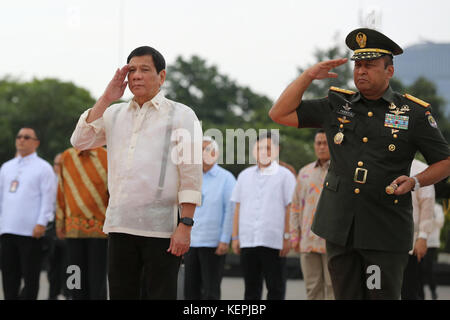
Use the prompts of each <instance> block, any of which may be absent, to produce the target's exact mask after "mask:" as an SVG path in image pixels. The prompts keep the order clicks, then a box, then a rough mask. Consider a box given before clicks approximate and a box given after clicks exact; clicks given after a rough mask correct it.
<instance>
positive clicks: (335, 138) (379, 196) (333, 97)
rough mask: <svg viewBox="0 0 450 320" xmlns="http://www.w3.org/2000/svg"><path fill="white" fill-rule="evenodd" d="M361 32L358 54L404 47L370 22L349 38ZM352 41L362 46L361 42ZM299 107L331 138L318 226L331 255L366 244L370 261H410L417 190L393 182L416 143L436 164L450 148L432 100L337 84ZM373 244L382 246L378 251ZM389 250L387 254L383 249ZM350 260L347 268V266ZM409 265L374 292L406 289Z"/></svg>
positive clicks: (308, 122) (304, 118)
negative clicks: (401, 189) (395, 189)
mask: <svg viewBox="0 0 450 320" xmlns="http://www.w3.org/2000/svg"><path fill="white" fill-rule="evenodd" d="M359 34H362V36H363V37H365V40H364V39H363V38H362V39H359V40H360V41H363V40H364V41H365V43H364V44H368V43H369V49H367V50H362V51H358V52H357V50H355V56H353V59H354V60H358V59H376V58H379V57H380V56H382V55H384V54H389V53H390V54H392V53H394V54H395V52H397V54H398V53H399V52H400V53H401V52H402V51H401V48H400V51H399V50H398V48H399V47H398V46H397V45H395V46H397V47H398V48H396V47H395V46H394V45H392V43H391V42H392V41H391V40H390V39H389V41H388V44H386V43H385V42H386V41H387V40H386V39H388V38H387V37H385V36H384V35H382V37H381V38H380V36H379V35H380V34H379V33H378V32H376V31H374V30H370V29H358V30H355V31H353V32H352V33H350V34H349V36H348V37H347V44H349V41H348V39H349V37H350V38H352V39H357V37H356V35H359ZM377 37H378V38H377ZM374 38H375V39H374ZM370 40H372V42H373V43H374V44H373V45H370ZM356 41H358V40H356ZM356 41H355V42H356ZM377 41H378V42H377ZM356 43H357V42H356ZM394 44H395V43H394ZM358 45H359V44H358ZM349 46H350V47H351V48H352V49H354V45H353V44H352V45H349ZM366 47H367V46H366ZM370 49H371V50H373V51H370ZM386 51H387V52H389V53H386ZM297 115H298V121H299V127H322V128H323V129H324V130H325V132H326V135H327V139H328V145H329V150H330V156H331V164H330V169H329V172H328V175H327V176H326V178H325V182H324V186H323V191H322V195H321V198H320V200H319V203H318V207H317V211H316V214H315V218H314V222H313V225H312V230H313V232H314V233H316V234H317V235H319V236H320V237H323V238H325V239H326V240H327V249H330V248H331V249H332V251H333V252H328V253H329V259H332V258H333V255H334V254H335V253H336V255H339V254H345V253H346V252H347V249H348V248H352V249H359V250H360V251H359V256H360V258H361V257H362V260H364V261H365V262H364V264H365V265H366V266H367V265H370V264H369V263H371V264H377V265H380V266H381V269H382V270H381V271H382V274H384V271H389V270H387V269H389V268H391V267H392V266H391V265H392V264H394V265H395V264H396V263H393V261H398V263H397V265H398V264H400V265H402V264H403V265H404V266H406V263H407V259H408V256H407V253H408V251H409V250H410V249H411V248H412V245H413V217H412V203H411V193H407V194H405V195H400V196H397V195H393V194H388V193H387V192H386V187H387V186H389V185H390V184H391V182H392V181H393V180H395V179H396V178H398V177H399V176H401V175H406V176H409V173H410V167H411V162H412V160H413V158H414V155H415V154H416V151H420V152H421V153H422V154H423V156H424V157H425V159H426V160H427V162H428V163H429V164H432V163H435V162H438V161H441V160H444V159H446V158H447V157H449V156H450V150H449V147H448V144H447V142H446V141H445V139H444V138H443V136H442V134H441V132H440V130H439V129H438V127H437V124H436V122H435V121H434V119H433V117H432V115H431V107H430V106H429V104H427V103H425V102H423V101H421V100H419V99H417V98H414V97H412V96H410V95H401V94H399V93H396V92H394V91H392V89H391V88H390V87H389V88H388V89H387V90H386V92H385V93H384V95H383V97H382V98H380V99H378V100H375V101H374V100H368V99H366V98H365V97H364V96H363V95H362V94H361V93H359V92H352V91H349V90H343V89H339V88H333V87H332V88H331V89H330V91H329V94H328V97H327V98H324V99H318V100H305V101H302V102H301V103H300V105H299V107H298V109H297ZM388 191H389V190H388ZM371 252H372V253H376V258H374V256H373V255H370V253H371ZM382 252H385V253H386V254H384V255H380V253H382ZM396 254H400V255H396ZM369 256H371V257H372V258H370V257H369ZM366 258H367V259H366ZM396 259H397V260H396ZM330 261H331V260H330ZM347 267H348V266H345V268H347ZM383 267H384V268H385V270H383ZM345 268H344V270H341V271H340V272H346V271H345ZM402 270H403V269H402V268H397V270H396V271H393V272H391V277H392V278H395V279H390V280H389V279H388V278H389V275H388V274H389V272H387V273H386V274H387V275H386V278H385V277H384V275H383V277H382V281H384V280H385V282H389V281H390V284H387V283H383V284H382V285H384V289H385V291H383V290H382V291H380V292H381V293H380V292H378V293H375V294H374V295H372V293H373V292H371V293H370V294H369V297H379V298H394V299H395V298H396V297H397V296H399V294H400V291H399V290H400V287H401V279H402V277H403V275H402V273H403V271H402ZM330 271H331V266H330ZM347 271H348V272H351V271H349V270H347ZM392 274H395V276H392ZM397 278H398V279H397ZM398 282H399V283H398ZM333 285H335V283H334V281H333ZM342 285H345V284H342ZM355 285H357V284H355ZM364 285H365V283H364ZM399 285H400V287H399ZM335 291H336V288H335ZM377 294H378V295H377ZM341 296H342V295H341ZM342 297H350V298H352V297H353V298H358V297H359V298H364V297H367V295H366V296H364V295H358V294H357V295H351V294H350V295H347V296H346V295H345V294H344V295H343V296H342ZM337 298H339V296H337Z"/></svg>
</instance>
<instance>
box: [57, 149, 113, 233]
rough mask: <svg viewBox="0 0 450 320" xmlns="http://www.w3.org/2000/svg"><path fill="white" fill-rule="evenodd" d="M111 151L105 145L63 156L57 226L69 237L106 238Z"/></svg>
mask: <svg viewBox="0 0 450 320" xmlns="http://www.w3.org/2000/svg"><path fill="white" fill-rule="evenodd" d="M107 171H108V167H107V154H106V150H105V149H104V148H96V149H92V150H86V151H79V150H76V149H75V148H70V149H67V150H66V151H64V153H63V154H62V156H61V175H60V176H59V179H58V195H57V202H56V204H57V206H56V229H57V230H64V231H65V234H66V237H67V238H106V234H104V233H103V232H102V228H103V223H104V221H105V213H106V207H107V206H108V199H109V195H108V180H107Z"/></svg>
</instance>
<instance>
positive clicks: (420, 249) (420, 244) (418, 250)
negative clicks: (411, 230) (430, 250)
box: [413, 238, 427, 262]
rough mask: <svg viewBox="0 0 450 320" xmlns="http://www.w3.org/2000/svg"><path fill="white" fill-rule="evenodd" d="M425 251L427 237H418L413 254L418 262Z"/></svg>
mask: <svg viewBox="0 0 450 320" xmlns="http://www.w3.org/2000/svg"><path fill="white" fill-rule="evenodd" d="M426 253H427V239H423V238H419V239H417V240H416V243H415V244H414V251H413V254H414V255H416V257H417V261H418V262H420V260H422V258H423V257H424V256H425V254H426Z"/></svg>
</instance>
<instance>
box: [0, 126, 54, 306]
mask: <svg viewBox="0 0 450 320" xmlns="http://www.w3.org/2000/svg"><path fill="white" fill-rule="evenodd" d="M39 143H40V142H39V137H38V136H37V134H36V131H35V130H34V129H33V128H29V127H24V128H22V129H20V131H19V133H18V134H17V136H16V150H17V153H16V154H17V156H16V157H15V158H14V159H11V160H9V161H7V162H5V163H4V164H3V165H2V167H1V169H0V234H1V245H2V280H3V291H4V296H5V299H6V300H16V299H19V290H20V284H21V280H22V278H23V280H24V287H23V289H22V291H21V293H20V298H22V299H26V300H36V298H37V295H38V291H39V277H40V272H41V262H42V258H43V250H42V246H43V240H44V239H43V238H42V237H43V235H44V233H45V229H46V226H47V223H48V222H49V221H52V220H53V218H54V213H53V212H54V204H55V199H56V183H55V175H54V173H53V169H52V167H51V166H50V164H49V163H48V162H47V161H45V160H43V159H41V158H40V157H38V155H37V154H36V150H37V148H38V147H39Z"/></svg>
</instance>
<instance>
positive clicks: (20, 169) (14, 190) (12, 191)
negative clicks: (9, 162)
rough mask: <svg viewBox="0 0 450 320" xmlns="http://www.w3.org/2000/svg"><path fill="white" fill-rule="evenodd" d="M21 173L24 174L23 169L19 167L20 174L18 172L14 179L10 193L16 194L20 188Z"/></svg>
mask: <svg viewBox="0 0 450 320" xmlns="http://www.w3.org/2000/svg"><path fill="white" fill-rule="evenodd" d="M21 173H22V168H21V167H19V172H17V175H16V177H15V178H14V180H13V181H11V185H10V186H9V192H11V193H16V191H17V189H18V188H19V177H20V174H21Z"/></svg>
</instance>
